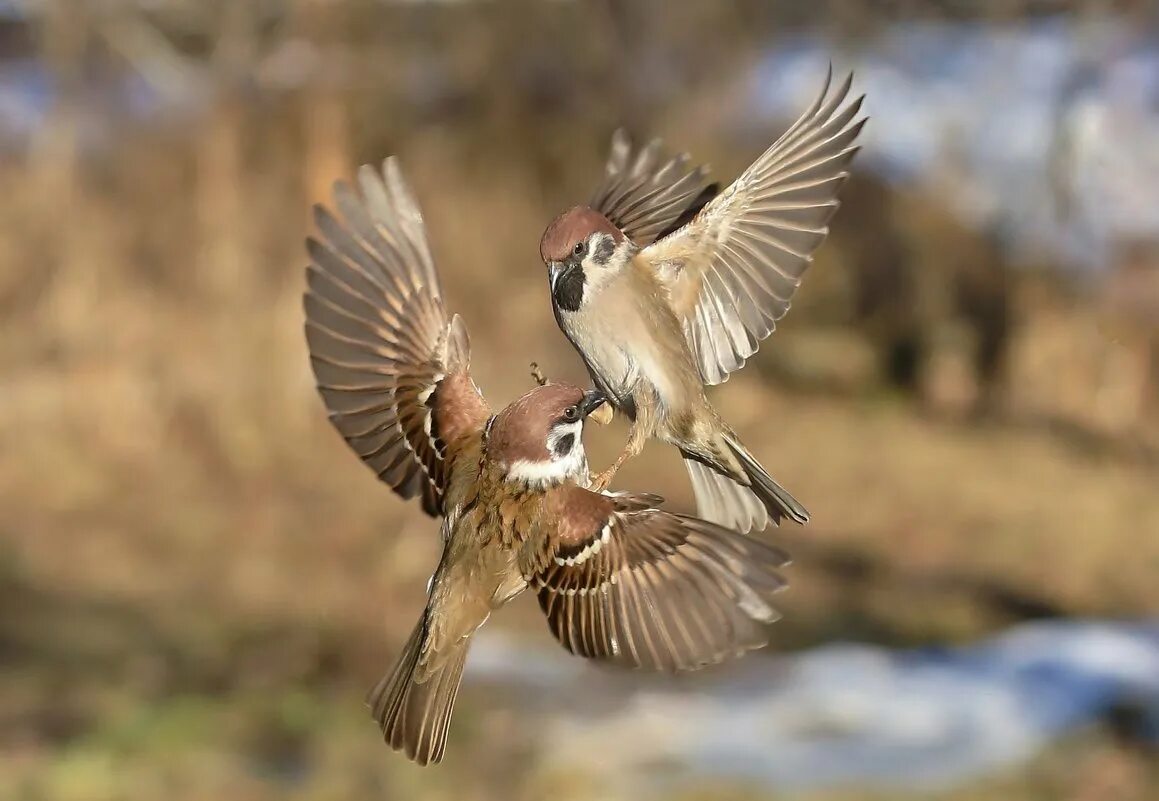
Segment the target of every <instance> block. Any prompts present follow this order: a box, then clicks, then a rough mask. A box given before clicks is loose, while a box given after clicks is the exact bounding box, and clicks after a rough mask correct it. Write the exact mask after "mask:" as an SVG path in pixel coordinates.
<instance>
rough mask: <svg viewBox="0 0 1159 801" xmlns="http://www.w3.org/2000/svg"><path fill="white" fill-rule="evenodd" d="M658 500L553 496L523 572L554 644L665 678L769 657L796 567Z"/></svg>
mask: <svg viewBox="0 0 1159 801" xmlns="http://www.w3.org/2000/svg"><path fill="white" fill-rule="evenodd" d="M656 500H657V499H656V498H655V496H630V495H624V496H619V497H616V496H610V495H603V494H596V493H592V492H588V491H587V490H584V489H582V488H580V487H576V486H565V487H560V488H557V489H555V490H552V491H550V492H549V493H548V496H547V498H546V499H545V505H544V516H543V520H542V521H540V529H541V534H540V537H541V539H538V540H533V541H532V542H530V543H529V544H528V546H527V547H525V548H524V551H523V554H522V555H521V569H522V570H523V571H524V577H525V578H526V579H527V581H528V582H529V583H530V584H531V586H532V587H533V588H534V589H535V590H536V592H537V595H538V598H539V603H540V607H541V608H542V609H543V612H544V614H545V616H546V617H547V621H548V626H549V627H550V628H551V631H552V633H553V634H554V635H555V636H556V638H557V639H558V640H559V641H560V643H561V644H562V645H563V646H564V647H565V648H567V649H568V650H569V651H571V652H573V653H576V654H578V655H580V656H585V657H589V658H592V659H605V660H610V661H615V662H620V663H624V664H627V665H631V666H636V667H642V668H646V669H650V670H662V671H676V670H692V669H695V668H698V667H702V666H704V665H707V664H711V663H714V662H717V661H720V660H721V659H725V658H727V657H729V656H733V655H735V654H738V653H741V652H743V651H746V650H750V649H752V648H756V647H759V646H761V645H763V644H764V643H765V642H766V634H765V625H766V624H767V623H770V622H772V621H773V620H774V619H775V618H776V613H775V612H774V610H773V609H772V607H771V606H770V600H771V596H772V595H773V594H774V593H775V592H777V591H779V590H780V589H781V588H783V587H784V586H785V582H784V580H783V579H782V578H781V576H780V575H779V574H778V573H777V568H779V567H781V566H783V565H785V564H786V563H787V562H788V557H787V556H786V555H785V554H784V553H783V552H782V551H780V550H778V549H776V548H773V547H771V546H769V545H766V544H764V543H761V542H759V541H757V540H755V539H752V538H749V537H745V536H743V535H741V534H738V533H736V532H734V531H730V530H728V529H725V528H722V527H720V526H716V525H713V524H711V523H708V522H706V521H703V520H698V519H695V518H689V517H683V516H680V515H675V514H671V513H668V512H664V511H661V510H659V509H657V508H655V506H656V504H655V503H654V501H656ZM605 532H606V533H605Z"/></svg>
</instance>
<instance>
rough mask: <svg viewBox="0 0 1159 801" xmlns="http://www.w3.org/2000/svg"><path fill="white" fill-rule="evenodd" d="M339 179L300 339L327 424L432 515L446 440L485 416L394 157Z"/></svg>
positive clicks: (322, 227)
mask: <svg viewBox="0 0 1159 801" xmlns="http://www.w3.org/2000/svg"><path fill="white" fill-rule="evenodd" d="M358 185H359V188H360V189H361V194H359V192H357V191H355V189H354V188H353V187H351V186H350V185H348V184H346V183H344V182H338V183H337V184H335V187H334V204H335V207H336V208H337V211H338V214H339V215H340V216H341V221H340V220H339V218H337V217H335V216H334V215H333V214H331V213H330V212H329V211H328V210H327V209H325V208H323V207H321V206H317V207H315V209H314V220H315V224H316V225H317V228H318V237H317V238H314V237H311V238H309V239H308V240H307V242H306V247H307V250H308V252H309V254H310V260H311V264H310V266H309V267H308V268H307V269H306V279H307V285H308V289H307V291H306V295H305V300H304V305H305V309H306V339H307V342H308V343H309V346H310V363H311V365H312V366H313V368H314V376H315V378H316V379H317V382H318V391H319V392H320V393H321V395H322V399H323V400H324V401H325V403H326V408H327V409H329V410H330V420H331V422H332V423H333V424H334V426H335V427H336V428H337V429H338V431H339V432H340V433H341V434H342V436H343V437H345V439H346V441H347V442H348V443H349V444H350V447H351V448H353V449H354V451H355V453H357V454H358V455H359V456H360V457H361V458H362V460H363V461H364V462H366V464H367V465H369V466H370V468H371V469H372V470H374V472H375V473H377V474H378V476H379V478H381V479H382V480H383V481H385V482H386V483H387V484H389V485H390V486H391V487H392V488H393V489H394V491H395V492H397V493H398V494H399V495H401V496H402V497H404V498H412V497H414V496H416V495H418V496H420V497H421V499H422V505H423V509H424V510H425V511H426V512H427V513H428V514H431V515H440V514H442V513H443V506H442V497H443V493H444V491H445V489H446V482H447V470H446V464H445V461H444V454H445V451H446V444H447V443H448V442H452V441H453V440H455V439H456V438H457V437H459V436H462V435H463V434H466V433H469V432H471V431H475V430H478V429H479V428H481V427H482V425H483V424H484V423H485V421H486V420H487V418H488V416H489V415H490V410H489V409H488V407H487V404H486V402H485V401H484V400H483V398H482V396H481V395H480V394H479V391H478V389H477V388H476V387H475V384H474V382H473V381H472V380H471V377H470V351H471V346H470V341H469V339H468V337H467V329H466V326H465V325H464V324H463V322H462V320H461V319H460V318H459V317H458V316H457V315H456V316H455V317H454V318H453V319H448V315H447V312H446V310H445V309H444V307H443V299H442V291H441V289H440V287H439V279H438V275H437V274H436V273H435V268H434V261H433V260H432V258H431V252H430V248H429V246H428V245H427V240H426V233H425V229H424V226H423V219H422V214H421V213H420V212H419V207H418V204H417V203H416V202H415V200H414V198H413V196H412V195H411V193H410V191H409V189H408V188H407V186H406V183H405V182H404V180H403V177H402V173H401V172H400V171H399V168H398V163H397V162H396V160H395V159H393V158H390V159H387V160H386V162H385V163H384V164H383V170H382V172H381V173H379V172H378V171H376V170H374V169H373V168H372V167H369V166H364V167H362V168H361V169H360V170H359V172H358Z"/></svg>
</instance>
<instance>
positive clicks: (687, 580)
mask: <svg viewBox="0 0 1159 801" xmlns="http://www.w3.org/2000/svg"><path fill="white" fill-rule="evenodd" d="M358 183H359V186H360V188H361V194H359V192H357V191H356V190H354V189H353V188H352V187H351V186H349V185H347V184H345V183H342V182H339V183H338V184H336V186H335V191H334V201H335V205H336V207H337V210H338V213H339V215H340V218H341V221H340V218H339V217H336V216H334V215H332V214H331V213H330V212H328V211H327V210H326V209H325V208H322V207H316V209H315V221H316V225H317V228H318V230H319V236H318V238H311V239H309V240H308V242H307V247H308V251H309V254H310V258H311V262H312V263H311V264H310V266H309V267H308V269H307V277H308V290H307V292H306V295H305V311H306V336H307V340H308V343H309V348H310V359H311V363H312V365H313V368H314V375H315V377H316V379H317V384H318V389H319V392H320V393H321V395H322V398H323V400H324V401H325V404H326V406H327V408H328V409H329V411H330V419H331V421H332V422H333V424H334V425H335V427H336V428H337V429H338V431H339V432H340V433H341V434H342V436H343V437H344V438H345V439H346V441H347V443H349V445H350V446H351V447H352V448H353V449H354V451H355V452H356V453H357V454H358V455H359V456H360V457H361V458H362V459H363V460H364V461H365V462H366V463H367V464H368V465H369V466H370V467H371V468H372V469H373V470H374V471H375V473H377V474H378V476H379V477H380V478H381V479H382V480H383V481H384V482H386V483H387V484H388V485H390V487H392V488H393V489H394V491H395V492H396V493H398V494H399V495H401V496H402V497H404V498H413V497H418V498H420V499H421V501H422V505H423V508H424V509H425V510H426V511H427V512H428V513H429V514H431V515H433V516H436V517H441V518H442V525H441V529H440V531H441V536H442V542H443V553H442V558H441V559H440V561H439V565H438V568H437V569H436V570H435V573H434V576H433V577H432V578H431V581H430V584H429V587H428V593H427V605H426V608H425V610H424V611H423V613H422V616H421V618H420V619H419V621H418V624H417V625H416V626H415V628H414V631H413V633H412V634H411V635H410V638H409V640H408V641H407V643H406V645H405V647H404V648H403V652H402V655H401V656H400V657H399V660H398V663H397V664H396V666H395V667H394V669H393V670H392V671H391V672H390V673H388V674H386V675H385V676H384V677H383V678H382V680H381V681H380V682H379V683H378V684H377V685H376V686H375V687H374V689H373V690H372V691H371V692H370V694H369V696H368V698H367V703H368V705H369V706H370V708H371V709H372V710H373V714H374V717H375V718H376V719H377V721H378V723H379V724H380V726H381V728H382V731H383V734H384V737H385V739H386V741H387V743H389V744H390V746H391V747H392V748H394V749H396V750H402V751H404V752H405V753H406V755H407V756H408V757H410V758H411V759H413V760H415V761H416V762H419V763H422V764H426V763H429V762H438V761H439V760H440V759H441V758H442V756H443V752H444V748H445V745H446V737H447V727H448V721H449V719H450V716H451V710H452V707H453V705H454V702H455V696H456V694H457V692H458V687H459V680H460V677H461V674H462V670H463V664H464V661H465V659H466V656H467V649H468V647H469V645H470V642H471V637H472V635H473V634H474V633H475V631H476V630H477V629H478V628H479V627H480V626H481V625H482V624H483V623H484V621H486V620H487V618H488V616H489V615H490V614H491V612H492V611H493V610H495V609H497V608H499V607H500V606H502V605H504V604H505V603H507V602H508V601H509V600H511V599H512V598H513V597H515V596H516V595H518V594H519V593H520V592H522V591H523V590H524V589H527V588H530V589H531V591H532V592H534V593H535V594H536V595H537V596H538V599H539V604H540V607H541V608H542V610H543V612H544V614H545V615H546V617H547V621H548V625H549V627H550V628H551V631H552V633H553V634H554V635H555V636H556V638H558V640H559V641H560V642H561V643H562V644H563V646H564V647H565V648H567V649H568V650H570V651H571V652H573V653H575V654H578V655H580V656H584V657H588V658H591V659H598V660H607V661H612V662H619V663H623V664H626V665H631V666H637V667H642V668H648V669H654V670H687V669H694V668H697V667H700V666H702V665H706V664H709V663H712V662H716V661H719V660H721V659H724V658H727V657H730V656H733V655H737V654H739V653H742V652H744V651H746V650H749V649H752V648H756V647H759V646H761V645H763V644H764V643H765V642H766V628H765V627H766V624H767V623H770V622H772V621H773V620H774V619H775V618H776V616H777V615H776V612H775V611H774V610H773V608H772V606H771V605H770V600H771V596H772V595H773V593H775V592H776V591H778V590H779V589H781V588H783V587H784V586H785V583H784V581H783V579H782V578H781V577H780V576H779V575H778V574H777V573H776V572H775V571H776V569H777V568H779V567H781V566H783V565H784V564H786V563H787V561H788V559H787V557H786V556H785V554H784V553H783V552H782V551H780V550H778V549H776V548H773V547H771V546H769V545H766V544H764V543H760V542H757V541H755V540H752V539H751V538H748V537H744V536H743V535H741V534H738V533H736V532H733V531H730V530H728V529H725V528H722V527H720V526H717V525H714V524H712V523H709V522H706V521H703V520H698V519H696V518H692V517H685V516H682V515H676V514H672V513H669V512H666V511H662V510H660V509H659V508H657V506H658V505H659V504H660V503H661V502H662V499H661V498H659V497H657V496H654V495H647V494H627V493H616V494H608V493H599V492H593V491H591V490H590V489H588V488H587V486H588V484H589V480H590V474H589V471H588V464H587V458H586V456H585V451H584V446H583V441H582V434H583V426H584V422H585V420H586V419H587V418H589V416H592V417H594V416H595V415H598V414H599V413H600V411H601V410H607V409H608V408H609V407H607V406H605V405H603V404H604V402H605V397H604V395H603V394H602V393H601V392H600V391H598V390H590V391H586V392H585V391H583V390H582V389H580V388H578V387H575V386H570V385H566V384H555V383H543V384H542V385H540V386H537V387H535V388H534V389H532V390H531V391H530V392H528V393H527V394H525V395H524V396H523V397H521V398H519V399H518V400H516V401H514V402H513V403H511V404H510V405H509V406H507V407H506V408H504V409H503V410H501V411H499V412H498V413H495V412H493V411H492V410H491V407H490V406H489V405H488V403H487V401H486V400H484V398H483V396H482V394H481V393H480V391H479V389H478V387H477V386H476V385H475V382H474V381H473V379H472V377H471V371H470V343H469V340H468V337H467V329H466V326H465V324H464V323H463V320H462V318H461V317H459V316H458V315H454V316H450V315H449V314H448V312H447V310H446V308H445V306H444V303H443V293H442V290H441V288H440V284H439V278H438V275H437V274H436V272H435V267H434V261H433V259H432V257H431V251H430V248H429V246H428V244H427V239H426V234H425V230H424V225H423V221H422V217H421V214H420V212H419V208H418V205H417V204H416V202H415V200H414V199H413V197H412V195H411V193H410V191H409V190H408V188H407V186H406V184H405V183H404V181H403V178H402V175H401V173H400V171H399V168H398V165H397V162H396V161H395V160H394V159H388V160H387V161H386V162H385V165H384V168H383V170H382V172H381V173H379V172H377V171H375V170H374V169H372V168H370V167H363V168H362V169H361V170H360V171H359V173H358Z"/></svg>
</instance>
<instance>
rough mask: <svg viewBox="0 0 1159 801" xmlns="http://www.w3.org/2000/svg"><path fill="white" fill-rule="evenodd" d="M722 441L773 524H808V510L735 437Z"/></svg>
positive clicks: (726, 437) (727, 436)
mask: <svg viewBox="0 0 1159 801" xmlns="http://www.w3.org/2000/svg"><path fill="white" fill-rule="evenodd" d="M723 439H724V442H725V444H726V445H728V449H729V450H730V451H732V455H733V456H735V457H736V458H737V461H739V462H740V465H741V467H742V468H743V469H744V472H745V475H746V476H748V479H749V481H750V482H752V484H751V489H752V491H753V493H754V494H756V496H757V498H759V499H760V501H761V503H762V504H764V507H765V509H767V510H768V512H769V516H770V517H771V518H772V519H773V522H774V523H778V524H779V523H780V522H781V521H782V520H783V519H785V518H786V517H787V518H789V519H790V520H792V521H793V522H795V523H800V524H802V525H804V524H805V523H808V522H809V512H808V510H807V509H805V507H804V506H802V505H801V503H800V501H798V500H797V499H796V498H794V497H793V496H792V495H790V494H789V491H788V490H787V489H785V488H784V487H782V486H781V485H780V484H778V483H777V482H776V480H774V479H773V477H772V476H770V475H769V471H767V470H765V468H763V467H762V466H761V463H760V462H758V461H757V459H756V457H755V456H753V455H752V454H751V453H749V450H748V448H746V447H745V446H744V445H742V444H741V442H740V440H738V439H737V438H736V436H735V435H732V434H726V435H725V436H724V437H723Z"/></svg>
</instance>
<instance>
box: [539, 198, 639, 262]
mask: <svg viewBox="0 0 1159 801" xmlns="http://www.w3.org/2000/svg"><path fill="white" fill-rule="evenodd" d="M596 231H603V232H605V233H609V234H611V235H612V237H613V238H614V239H615V240H616V241H617V242H619V241H620V240H622V239H623V238H624V234H623V232H622V231H620V229H619V228H617V227H616V226H614V225H612V223H611V222H610V221H609V220H608V218H607V217H605V216H604V215H602V214H600V213H599V212H598V211H596V210H595V209H593V208H590V207H588V206H575V207H574V208H570V209H568V210H567V211H565V212H564V213H563V214H561V215H559V216H558V217H556V218H555V219H554V220H552V221H551V224H550V225H549V226H547V230H546V231H544V232H543V239H541V240H540V241H539V255H540V257H542V259H543V262H544V263H545V264H549V263H551V262H553V261H563V260H564V259H566V258H567V257H568V256H570V255H571V252H572V248H574V247H575V246H576V244H577V243H578V242H583V241H585V240H587V238H588V237H589V236H591V235H592V234H593V233H595V232H596Z"/></svg>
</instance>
